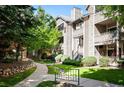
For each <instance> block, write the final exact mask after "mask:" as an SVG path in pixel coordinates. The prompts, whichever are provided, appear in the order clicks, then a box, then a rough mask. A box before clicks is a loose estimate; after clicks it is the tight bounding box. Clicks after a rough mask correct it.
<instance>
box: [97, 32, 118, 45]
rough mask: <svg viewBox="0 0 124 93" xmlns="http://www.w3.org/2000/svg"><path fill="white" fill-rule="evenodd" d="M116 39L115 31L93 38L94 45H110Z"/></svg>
mask: <svg viewBox="0 0 124 93" xmlns="http://www.w3.org/2000/svg"><path fill="white" fill-rule="evenodd" d="M116 39H117V31H112V32H104V33H101V34H100V35H96V36H95V45H103V44H111V43H114V42H115V40H116Z"/></svg>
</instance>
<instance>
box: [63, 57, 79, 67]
mask: <svg viewBox="0 0 124 93" xmlns="http://www.w3.org/2000/svg"><path fill="white" fill-rule="evenodd" d="M80 63H81V61H76V60H72V59H69V58H68V59H66V60H65V61H64V62H63V64H65V65H73V66H80Z"/></svg>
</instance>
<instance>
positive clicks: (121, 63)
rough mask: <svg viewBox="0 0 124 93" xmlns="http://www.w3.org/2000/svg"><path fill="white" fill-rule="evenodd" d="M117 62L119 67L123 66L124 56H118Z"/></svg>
mask: <svg viewBox="0 0 124 93" xmlns="http://www.w3.org/2000/svg"><path fill="white" fill-rule="evenodd" d="M117 62H118V64H119V66H120V67H124V58H120V59H119V60H118V61H117Z"/></svg>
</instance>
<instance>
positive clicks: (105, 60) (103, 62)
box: [99, 56, 109, 67]
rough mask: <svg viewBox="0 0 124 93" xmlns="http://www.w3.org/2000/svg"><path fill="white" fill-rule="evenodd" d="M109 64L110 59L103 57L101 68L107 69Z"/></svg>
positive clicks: (100, 63) (100, 62) (100, 60)
mask: <svg viewBox="0 0 124 93" xmlns="http://www.w3.org/2000/svg"><path fill="white" fill-rule="evenodd" d="M108 63H109V58H108V57H104V56H103V57H101V58H100V59H99V65H100V66H101V67H106V66H108Z"/></svg>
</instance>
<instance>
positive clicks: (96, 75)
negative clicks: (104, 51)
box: [43, 62, 124, 85]
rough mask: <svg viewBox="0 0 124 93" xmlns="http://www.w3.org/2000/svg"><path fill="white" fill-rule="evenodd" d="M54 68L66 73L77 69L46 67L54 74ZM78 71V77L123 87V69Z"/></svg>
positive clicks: (59, 65) (59, 66)
mask: <svg viewBox="0 0 124 93" xmlns="http://www.w3.org/2000/svg"><path fill="white" fill-rule="evenodd" d="M43 63H44V62H43ZM45 63H47V62H45ZM48 63H49V62H48ZM56 67H58V68H61V69H64V70H65V71H68V70H69V69H72V68H78V67H76V66H72V65H63V64H55V65H49V66H48V73H49V74H55V72H56V70H55V68H56ZM79 69H80V77H84V78H91V79H95V80H101V81H105V82H109V83H113V84H119V85H124V69H110V68H108V67H100V68H85V67H84V68H83V67H82V68H79Z"/></svg>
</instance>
